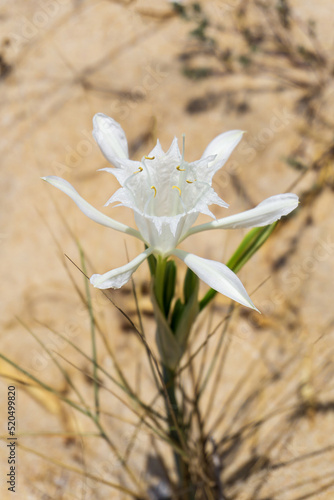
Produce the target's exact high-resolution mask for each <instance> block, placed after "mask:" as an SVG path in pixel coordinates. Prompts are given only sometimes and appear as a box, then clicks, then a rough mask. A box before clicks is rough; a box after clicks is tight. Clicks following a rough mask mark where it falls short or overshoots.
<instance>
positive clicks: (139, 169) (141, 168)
mask: <svg viewBox="0 0 334 500" xmlns="http://www.w3.org/2000/svg"><path fill="white" fill-rule="evenodd" d="M142 171H143V167H138V170H136V171H135V172H133V173H134V174H139V172H142Z"/></svg>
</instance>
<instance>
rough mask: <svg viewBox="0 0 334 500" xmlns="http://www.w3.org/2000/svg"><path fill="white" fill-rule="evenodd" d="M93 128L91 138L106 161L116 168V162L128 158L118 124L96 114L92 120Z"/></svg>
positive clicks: (125, 142) (126, 146)
mask: <svg viewBox="0 0 334 500" xmlns="http://www.w3.org/2000/svg"><path fill="white" fill-rule="evenodd" d="M93 127H94V130H93V137H94V139H95V140H96V142H97V144H98V145H99V147H100V149H101V151H102V153H103V155H104V156H105V157H106V159H107V160H108V161H110V162H111V163H113V164H114V165H115V166H116V167H118V166H119V165H118V160H121V159H122V158H123V159H126V158H129V151H128V141H127V140H126V136H125V133H124V130H123V129H122V127H121V126H120V124H119V123H117V122H116V121H115V120H113V119H112V118H110V117H109V116H107V115H104V114H103V113H97V114H96V115H95V116H94V118H93Z"/></svg>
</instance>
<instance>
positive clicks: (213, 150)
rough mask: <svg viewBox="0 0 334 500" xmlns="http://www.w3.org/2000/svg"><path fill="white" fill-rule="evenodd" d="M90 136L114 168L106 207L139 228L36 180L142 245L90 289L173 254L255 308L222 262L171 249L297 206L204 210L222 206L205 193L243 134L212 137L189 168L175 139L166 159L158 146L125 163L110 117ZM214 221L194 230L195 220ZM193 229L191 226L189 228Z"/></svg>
mask: <svg viewBox="0 0 334 500" xmlns="http://www.w3.org/2000/svg"><path fill="white" fill-rule="evenodd" d="M93 124H94V131H93V135H94V138H95V140H96V142H97V143H98V145H99V146H100V149H101V151H102V153H103V154H104V156H105V157H106V158H107V160H109V161H110V163H112V164H113V165H114V167H115V168H104V169H102V170H105V171H107V172H110V173H112V174H113V175H114V176H115V177H116V179H117V180H118V182H119V183H120V185H121V188H120V189H118V190H117V191H116V192H115V193H114V194H113V196H112V197H111V198H110V199H109V200H108V201H107V203H106V205H109V204H110V203H113V202H118V203H119V205H123V206H125V207H129V208H131V209H132V210H133V211H134V216H135V221H136V225H137V228H138V230H136V229H133V228H131V227H128V226H126V225H124V224H121V223H119V222H117V221H115V220H113V219H111V218H109V217H108V216H107V215H105V214H103V213H101V212H99V211H98V210H96V209H95V208H94V207H92V206H91V205H90V204H89V203H88V202H86V201H85V200H84V199H83V198H82V197H81V196H80V195H79V194H78V193H77V192H76V191H75V189H74V188H73V187H72V186H71V184H69V183H68V182H67V181H65V180H63V179H60V178H59V177H54V176H49V177H43V179H44V180H46V181H47V182H49V183H50V184H52V185H54V186H55V187H57V188H58V189H60V190H61V191H63V192H64V193H66V194H67V195H68V196H70V197H71V198H72V200H73V201H74V202H75V203H76V204H77V205H78V207H79V208H80V210H81V211H82V212H83V213H84V214H85V215H87V216H88V217H89V218H91V219H92V220H94V221H95V222H98V223H99V224H102V225H104V226H108V227H111V228H113V229H116V230H117V231H121V232H124V233H127V234H131V235H132V236H135V237H137V238H139V239H140V240H142V241H143V242H144V243H145V244H146V246H147V247H148V248H147V249H146V250H145V251H144V252H143V253H141V254H140V255H138V256H137V257H136V258H135V259H133V260H132V261H131V262H129V263H128V264H126V265H124V266H122V267H120V268H118V269H113V270H112V271H109V272H107V273H105V274H102V275H99V274H94V275H93V276H92V277H91V279H90V281H91V283H92V284H93V285H94V286H95V287H97V288H102V289H105V288H120V287H121V286H123V285H124V284H125V283H127V282H128V281H129V279H130V277H131V275H132V274H133V272H134V271H135V270H136V269H137V268H138V266H140V264H141V263H142V262H144V260H145V259H147V257H148V256H149V255H150V254H152V253H153V254H155V255H161V256H163V257H168V256H170V255H174V256H176V257H178V258H180V259H181V260H183V261H184V262H185V264H186V265H187V266H188V267H189V268H190V269H192V271H193V272H194V273H195V274H197V276H198V277H199V278H200V279H202V280H203V281H204V282H205V283H207V284H208V285H209V286H210V287H211V288H214V289H215V290H217V291H218V292H220V293H222V294H224V295H226V296H227V297H230V298H232V299H233V300H235V301H237V302H239V303H240V304H243V305H245V306H247V307H251V308H254V309H256V308H255V306H254V304H253V303H252V301H251V299H250V298H249V296H248V294H247V292H246V290H245V288H244V287H243V285H242V283H241V281H240V280H239V278H238V277H237V276H236V275H235V274H234V273H233V272H232V271H231V270H230V269H229V268H228V267H227V266H225V265H224V264H222V263H220V262H215V261H213V260H208V259H203V258H202V257H197V256H196V255H193V254H191V253H188V252H185V251H183V250H179V249H176V247H177V245H178V244H179V243H180V242H181V241H183V240H184V239H185V238H187V237H188V236H190V235H192V234H195V233H198V232H201V231H207V230H209V229H223V228H224V229H229V228H250V227H259V226H266V225H268V224H271V223H272V222H274V221H276V220H278V219H280V218H281V217H282V216H283V215H287V214H288V213H290V212H291V211H292V210H294V209H295V208H296V207H297V205H298V197H297V196H296V195H295V194H291V193H288V194H280V195H276V196H272V197H270V198H268V199H266V200H264V201H263V202H262V203H260V204H259V205H257V206H256V207H255V208H253V209H251V210H247V211H246V212H242V213H240V214H237V215H231V216H229V217H224V218H223V219H218V220H216V219H215V218H214V216H213V214H212V213H211V212H210V210H209V205H211V204H216V205H219V206H221V207H227V206H228V205H227V203H225V202H224V201H223V200H222V199H221V198H219V196H218V195H217V193H216V192H215V191H214V190H213V188H212V178H213V176H214V174H215V173H216V171H217V170H218V169H220V168H221V167H222V166H223V165H224V163H225V162H226V161H227V159H228V158H229V156H230V154H231V153H232V151H233V149H234V148H235V147H236V146H237V144H238V143H239V141H240V140H241V138H242V135H243V132H242V131H240V130H232V131H229V132H225V133H223V134H220V135H219V136H217V137H216V138H215V139H214V140H213V141H212V142H211V143H210V144H209V145H208V147H207V148H206V150H205V151H204V153H203V156H202V158H201V159H200V160H198V161H195V162H192V163H188V162H186V161H185V160H184V157H183V154H184V147H183V154H182V155H181V153H180V150H179V148H178V144H177V139H176V138H175V139H174V140H173V142H172V145H171V147H170V148H169V150H168V151H167V153H165V152H164V151H163V150H162V148H161V146H160V143H159V141H158V142H157V145H156V146H155V148H154V149H153V150H152V151H151V152H150V153H149V155H147V156H145V157H143V158H142V160H141V161H132V160H130V159H129V155H128V144H127V140H126V137H125V134H124V131H123V129H122V128H121V126H120V125H119V124H118V123H117V122H115V121H114V120H113V119H112V118H109V117H108V116H106V115H104V114H102V113H98V114H97V115H95V117H94V120H93ZM200 213H202V214H206V215H209V216H211V217H213V218H214V219H215V220H213V221H211V222H208V223H206V224H201V225H199V226H193V224H194V222H195V221H196V219H197V217H198V215H199V214H200ZM192 226H193V227H192Z"/></svg>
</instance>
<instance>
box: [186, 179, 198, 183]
mask: <svg viewBox="0 0 334 500" xmlns="http://www.w3.org/2000/svg"><path fill="white" fill-rule="evenodd" d="M195 181H196V179H194V180H193V181H187V179H186V182H188V184H192V183H193V182H195Z"/></svg>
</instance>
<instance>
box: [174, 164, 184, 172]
mask: <svg viewBox="0 0 334 500" xmlns="http://www.w3.org/2000/svg"><path fill="white" fill-rule="evenodd" d="M176 170H178V171H179V172H185V171H186V169H185V168H181V165H179V166H178V167H176Z"/></svg>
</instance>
